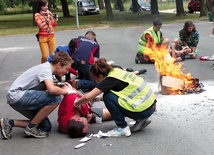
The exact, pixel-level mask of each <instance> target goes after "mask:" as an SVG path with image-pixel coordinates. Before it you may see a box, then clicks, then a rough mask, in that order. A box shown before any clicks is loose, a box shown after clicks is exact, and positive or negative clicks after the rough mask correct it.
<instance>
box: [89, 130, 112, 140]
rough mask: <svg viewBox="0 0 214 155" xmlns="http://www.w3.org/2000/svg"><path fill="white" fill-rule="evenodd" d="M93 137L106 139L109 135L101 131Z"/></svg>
mask: <svg viewBox="0 0 214 155" xmlns="http://www.w3.org/2000/svg"><path fill="white" fill-rule="evenodd" d="M93 137H97V138H105V137H108V135H107V133H103V132H102V131H101V130H100V131H99V132H98V133H97V134H94V135H93Z"/></svg>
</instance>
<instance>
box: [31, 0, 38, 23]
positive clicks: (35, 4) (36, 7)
mask: <svg viewBox="0 0 214 155" xmlns="http://www.w3.org/2000/svg"><path fill="white" fill-rule="evenodd" d="M32 9H33V26H36V25H37V24H36V23H35V19H34V15H35V14H36V12H37V10H38V0H33V1H32Z"/></svg>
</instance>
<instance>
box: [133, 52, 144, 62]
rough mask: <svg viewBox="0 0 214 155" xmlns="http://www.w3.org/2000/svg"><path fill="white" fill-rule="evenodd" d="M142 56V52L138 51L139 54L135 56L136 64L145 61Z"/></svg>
mask: <svg viewBox="0 0 214 155" xmlns="http://www.w3.org/2000/svg"><path fill="white" fill-rule="evenodd" d="M142 57H143V55H142V54H141V53H140V52H137V54H136V56H135V63H136V64H141V63H143V60H142Z"/></svg>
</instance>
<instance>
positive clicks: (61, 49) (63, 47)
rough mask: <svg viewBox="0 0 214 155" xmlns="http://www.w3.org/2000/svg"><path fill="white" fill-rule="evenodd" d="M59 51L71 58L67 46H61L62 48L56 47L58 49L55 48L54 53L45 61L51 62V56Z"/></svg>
mask: <svg viewBox="0 0 214 155" xmlns="http://www.w3.org/2000/svg"><path fill="white" fill-rule="evenodd" d="M59 51H62V52H67V53H68V54H69V55H70V56H72V52H71V51H70V49H69V47H68V45H63V46H58V47H57V48H56V50H55V51H54V53H53V54H52V55H50V56H49V57H48V60H47V61H48V62H52V60H53V56H54V55H55V54H56V53H58V52H59Z"/></svg>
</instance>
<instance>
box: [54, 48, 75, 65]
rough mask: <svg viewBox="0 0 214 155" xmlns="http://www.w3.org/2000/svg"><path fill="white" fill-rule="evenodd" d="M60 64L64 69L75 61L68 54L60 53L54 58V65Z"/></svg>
mask: <svg viewBox="0 0 214 155" xmlns="http://www.w3.org/2000/svg"><path fill="white" fill-rule="evenodd" d="M58 62H60V64H61V66H62V67H63V66H65V65H67V64H68V63H72V62H73V60H72V59H71V57H70V55H69V54H68V53H67V52H62V51H59V52H57V53H56V54H55V55H54V56H53V60H52V64H57V63H58Z"/></svg>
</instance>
